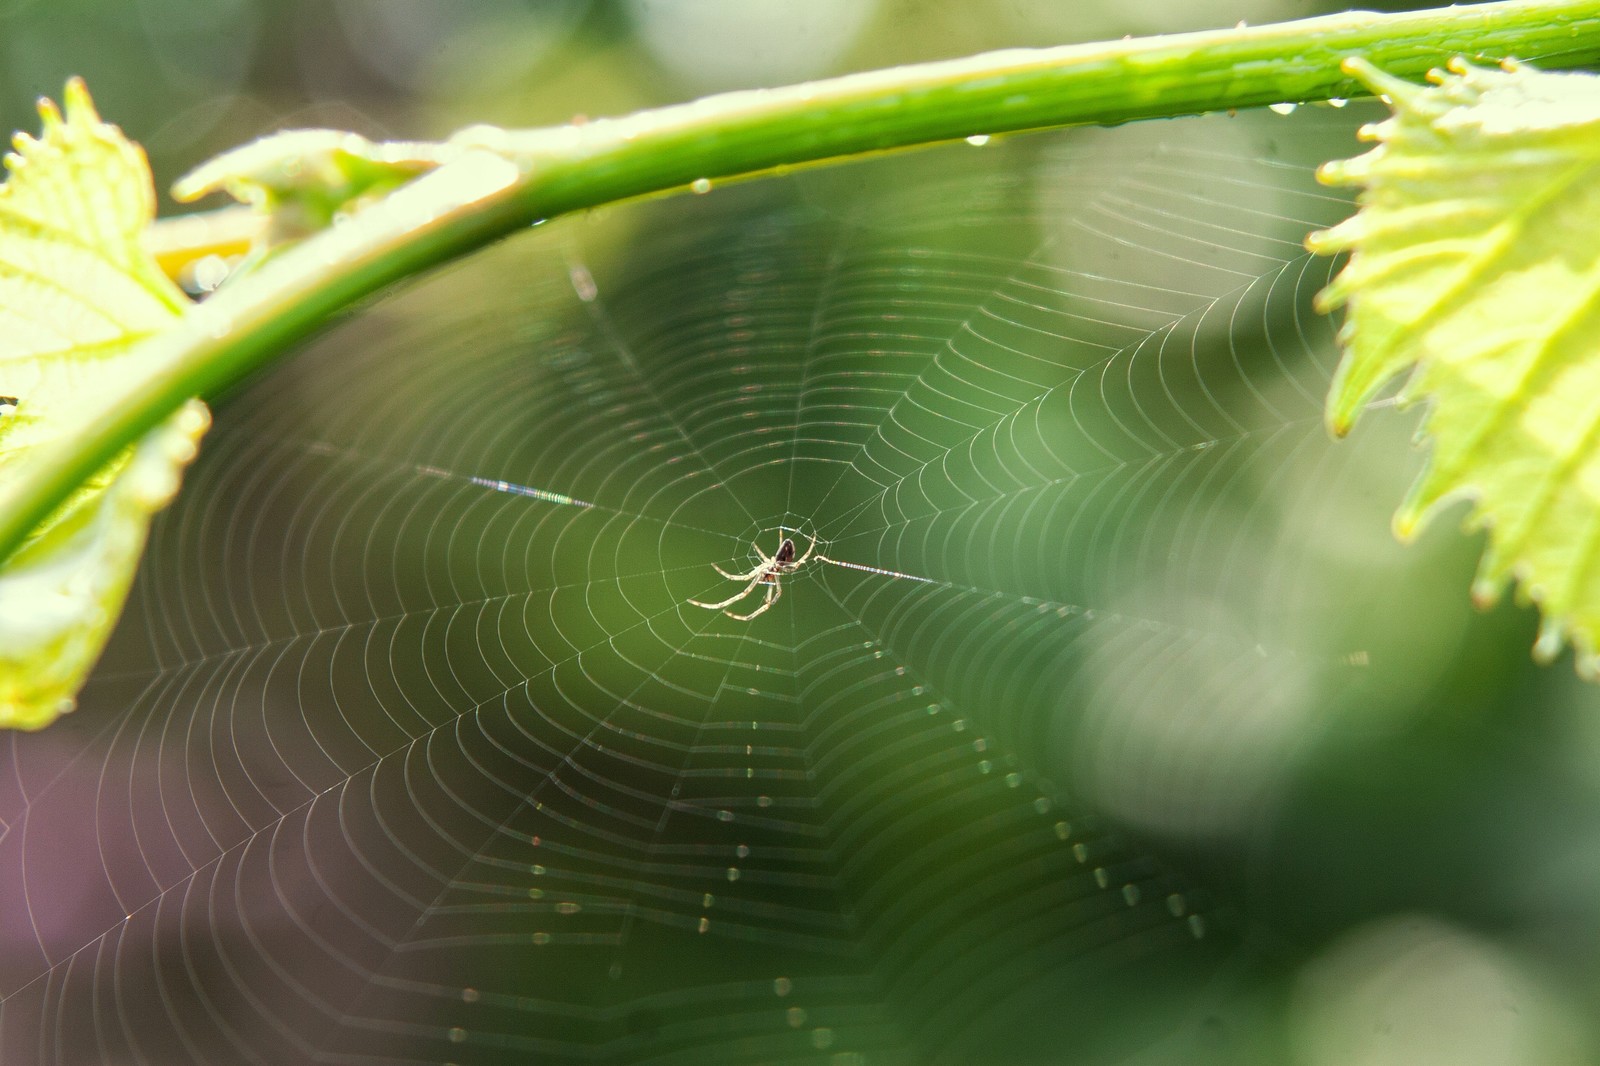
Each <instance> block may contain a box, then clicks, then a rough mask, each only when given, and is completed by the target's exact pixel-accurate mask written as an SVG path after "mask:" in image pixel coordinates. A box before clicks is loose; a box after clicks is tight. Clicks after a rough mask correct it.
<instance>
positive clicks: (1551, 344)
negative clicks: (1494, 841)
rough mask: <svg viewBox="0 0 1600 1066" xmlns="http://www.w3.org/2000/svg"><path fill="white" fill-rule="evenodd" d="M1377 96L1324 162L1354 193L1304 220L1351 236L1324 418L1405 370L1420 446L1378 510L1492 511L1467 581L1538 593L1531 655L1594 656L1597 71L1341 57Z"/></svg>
mask: <svg viewBox="0 0 1600 1066" xmlns="http://www.w3.org/2000/svg"><path fill="white" fill-rule="evenodd" d="M1346 69H1348V70H1349V71H1350V72H1351V73H1352V74H1354V75H1356V76H1357V77H1360V78H1361V79H1362V80H1363V81H1365V82H1366V83H1367V84H1368V85H1370V86H1371V87H1372V89H1373V90H1374V91H1375V92H1378V93H1381V94H1383V95H1384V96H1385V97H1386V98H1387V99H1388V100H1389V101H1390V103H1391V105H1392V107H1393V109H1394V114H1393V117H1391V118H1389V119H1388V120H1386V121H1384V122H1382V123H1380V124H1378V125H1376V126H1374V127H1372V128H1370V129H1369V130H1368V131H1367V133H1368V136H1369V137H1370V138H1371V139H1373V140H1376V141H1377V142H1378V146H1377V147H1376V148H1374V149H1373V150H1372V151H1370V152H1368V153H1367V154H1365V155H1363V156H1361V157H1359V158H1357V159H1353V160H1350V161H1348V162H1344V163H1335V164H1329V165H1328V166H1327V167H1325V168H1324V170H1323V175H1322V176H1323V178H1324V180H1326V181H1327V182H1329V183H1331V184H1337V185H1361V186H1363V187H1364V191H1363V192H1362V194H1361V205H1362V206H1361V210H1360V212H1359V213H1358V214H1357V215H1356V216H1355V217H1353V218H1351V219H1349V220H1348V221H1346V222H1345V223H1343V224H1341V225H1339V226H1337V227H1335V228H1334V229H1332V230H1329V231H1327V232H1324V233H1320V234H1315V235H1313V236H1312V238H1311V239H1310V241H1309V242H1308V243H1309V246H1310V247H1311V248H1312V249H1313V250H1314V251H1318V252H1327V253H1332V252H1339V251H1345V250H1350V251H1351V252H1352V255H1351V258H1350V262H1349V265H1348V266H1347V267H1346V268H1345V270H1344V271H1343V273H1341V274H1340V275H1339V277H1338V278H1337V279H1336V280H1335V282H1334V283H1333V284H1332V285H1331V286H1330V287H1329V288H1328V289H1327V290H1326V291H1325V292H1324V293H1323V295H1322V303H1323V305H1324V306H1325V307H1329V308H1331V307H1336V306H1339V305H1341V304H1344V305H1348V309H1349V313H1348V318H1347V320H1346V323H1345V326H1344V333H1343V339H1344V340H1345V342H1346V352H1345V356H1344V360H1343V362H1342V364H1341V366H1340V367H1339V371H1338V374H1337V375H1336V377H1335V379H1334V383H1333V388H1332V391H1331V392H1330V394H1329V397H1328V406H1327V417H1328V422H1329V425H1330V427H1331V428H1332V429H1333V431H1334V432H1335V433H1339V434H1343V433H1344V432H1346V431H1348V430H1349V428H1350V427H1351V426H1352V425H1353V423H1354V422H1355V420H1356V418H1357V417H1358V415H1359V414H1360V411H1361V409H1362V407H1363V405H1365V404H1366V403H1367V402H1368V401H1369V400H1370V399H1371V398H1372V397H1373V396H1374V394H1375V393H1377V391H1378V390H1379V389H1380V388H1382V386H1383V385H1384V384H1385V383H1386V382H1388V381H1390V380H1391V379H1392V378H1394V377H1395V376H1397V375H1399V374H1401V373H1404V372H1407V371H1410V375H1411V376H1410V378H1409V380H1408V381H1407V383H1406V385H1405V388H1404V390H1403V392H1402V397H1401V398H1402V400H1403V401H1404V402H1417V401H1422V400H1428V401H1431V404H1432V406H1431V408H1430V410H1429V413H1428V416H1427V420H1426V422H1425V424H1424V432H1425V434H1426V435H1427V437H1428V438H1429V439H1430V440H1431V442H1432V456H1431V459H1430V462H1429V464H1428V467H1427V469H1426V471H1425V472H1424V474H1423V475H1422V477H1421V478H1420V479H1419V480H1418V482H1417V484H1416V485H1415V486H1414V488H1413V490H1412V492H1411V494H1410V497H1409V499H1408V500H1407V501H1406V502H1405V504H1404V505H1403V506H1402V507H1401V509H1400V511H1399V513H1398V514H1397V515H1396V516H1395V527H1396V530H1397V532H1398V533H1399V535H1400V536H1402V537H1410V536H1412V535H1414V534H1415V533H1416V532H1417V531H1418V530H1419V529H1420V528H1421V527H1422V525H1423V523H1424V522H1425V521H1426V520H1427V518H1428V517H1429V516H1430V515H1432V514H1433V513H1435V512H1436V511H1437V510H1438V509H1439V508H1440V506H1441V505H1442V504H1444V503H1445V502H1447V501H1449V500H1453V499H1455V498H1458V497H1469V498H1470V499H1472V501H1473V510H1472V514H1471V519H1470V521H1471V523H1472V524H1473V525H1476V526H1485V527H1488V529H1489V530H1490V538H1489V545H1488V548H1487V550H1486V552H1485V554H1484V558H1483V561H1482V565H1481V568H1480V571H1479V576H1478V580H1477V582H1476V583H1475V586H1474V597H1475V598H1476V599H1478V600H1479V601H1480V602H1489V601H1492V600H1493V599H1494V598H1495V597H1496V596H1497V595H1498V594H1499V593H1500V591H1501V590H1502V589H1503V588H1504V586H1505V584H1506V583H1507V581H1508V579H1512V578H1514V579H1516V580H1517V581H1518V582H1519V584H1520V587H1521V592H1522V593H1523V594H1524V595H1525V596H1526V597H1527V598H1528V599H1531V600H1533V601H1534V602H1536V603H1538V604H1539V605H1540V607H1541V608H1542V609H1543V612H1544V627H1543V630H1542V632H1541V635H1540V637H1539V641H1538V644H1537V646H1536V649H1535V650H1536V652H1537V653H1538V654H1539V655H1540V656H1541V657H1550V656H1553V655H1554V654H1555V653H1556V652H1558V651H1559V650H1560V648H1561V646H1562V644H1563V643H1564V641H1565V640H1566V639H1567V638H1568V637H1570V638H1571V639H1572V641H1573V643H1574V644H1575V645H1576V647H1577V650H1578V662H1579V668H1580V669H1581V670H1582V671H1583V672H1584V673H1585V674H1587V675H1593V674H1594V673H1595V672H1596V670H1597V668H1600V656H1597V654H1596V649H1597V640H1596V636H1597V633H1600V565H1597V559H1596V555H1597V552H1600V450H1597V449H1596V447H1595V444H1596V442H1597V440H1600V350H1597V342H1596V337H1597V336H1600V333H1597V330H1600V245H1597V244H1596V243H1595V241H1594V240H1593V239H1592V235H1593V234H1594V233H1595V231H1596V230H1597V228H1600V183H1597V182H1596V180H1595V177H1596V168H1597V164H1600V79H1597V78H1595V77H1594V76H1591V75H1586V74H1552V73H1544V72H1540V71H1535V70H1532V69H1529V68H1528V67H1526V66H1522V65H1518V64H1510V63H1508V64H1506V65H1505V67H1504V69H1501V70H1493V69H1483V68H1479V67H1473V66H1470V65H1468V64H1466V63H1464V62H1459V61H1458V62H1456V63H1453V64H1452V65H1451V68H1450V72H1449V73H1448V74H1446V73H1442V72H1441V73H1438V74H1436V75H1435V77H1434V80H1435V81H1436V82H1437V84H1436V85H1434V86H1431V87H1426V88H1424V87H1419V86H1415V85H1412V84H1410V83H1407V82H1404V81H1400V80H1398V79H1395V78H1392V77H1389V76H1387V75H1384V74H1382V73H1380V72H1379V71H1377V70H1376V69H1375V68H1373V67H1372V66H1371V65H1369V64H1366V63H1363V62H1360V61H1357V60H1351V61H1348V62H1347V63H1346Z"/></svg>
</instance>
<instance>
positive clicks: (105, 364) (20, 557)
mask: <svg viewBox="0 0 1600 1066" xmlns="http://www.w3.org/2000/svg"><path fill="white" fill-rule="evenodd" d="M39 112H40V115H41V117H42V118H43V120H44V132H43V135H42V136H40V137H37V138H35V137H32V136H29V135H27V134H19V135H18V136H17V137H16V139H15V142H14V143H15V145H16V152H15V154H13V155H9V156H7V157H6V161H5V163H6V169H7V171H8V172H9V176H8V178H7V181H6V183H5V184H4V186H0V399H3V401H4V402H3V403H0V507H3V506H5V500H6V495H5V494H6V490H7V488H8V487H9V486H10V485H11V484H12V483H14V482H15V481H16V480H17V479H18V478H19V477H20V474H21V472H22V471H24V470H26V469H27V464H28V462H29V460H30V456H31V455H33V454H36V452H37V449H39V448H40V446H42V445H44V444H46V443H48V442H50V441H54V440H56V439H58V438H62V437H66V436H69V435H71V434H73V433H74V432H76V431H77V430H78V429H80V428H81V427H82V426H84V425H85V424H87V422H88V420H90V419H93V418H95V417H96V416H97V414H99V413H101V412H103V411H105V410H106V409H107V407H108V405H110V404H114V403H115V402H116V398H117V397H118V396H119V395H121V394H122V393H123V392H125V391H126V390H127V389H128V388H129V387H130V386H131V385H132V384H133V383H134V382H135V381H137V380H139V379H140V378H141V377H142V376H143V375H145V374H147V373H148V372H149V367H148V366H147V365H146V364H147V360H146V359H142V358H141V355H140V352H139V351H138V346H139V344H140V342H141V341H143V340H145V339H147V338H149V337H152V336H154V335H156V334H158V333H161V332H162V331H163V330H165V329H167V328H168V327H170V326H171V325H172V324H173V323H174V322H175V321H176V320H177V319H178V317H179V316H180V315H182V314H183V312H184V310H185V309H186V307H187V306H188V301H187V299H186V298H185V297H184V296H183V294H182V293H181V292H180V291H179V290H178V289H177V287H176V286H174V285H173V284H172V283H171V282H170V281H168V280H167V278H166V277H165V276H164V275H163V274H162V272H161V270H160V269H159V267H158V266H157V264H156V262H155V260H154V258H153V257H152V256H151V255H150V254H149V252H147V251H146V250H145V249H144V247H143V246H142V245H141V243H140V242H141V238H142V236H143V234H144V231H145V228H146V227H147V226H148V225H149V223H150V221H151V219H152V218H153V216H154V213H155V193H154V189H153V187H152V184H151V179H150V172H149V168H148V165H147V164H146V162H145V158H144V153H143V152H142V151H140V150H139V148H138V147H136V146H135V145H133V144H132V143H130V142H129V141H128V140H127V139H126V138H124V137H123V135H122V133H121V131H119V130H118V129H117V128H116V127H114V126H111V125H108V124H106V123H104V122H102V121H101V120H100V117H99V116H98V115H97V114H96V113H95V109H94V105H93V103H92V102H91V101H90V99H89V94H88V92H87V90H86V89H85V88H84V86H83V83H82V82H79V81H73V82H72V83H70V84H69V85H68V86H67V91H66V96H65V111H64V113H63V111H62V110H61V109H58V108H57V107H56V105H55V104H54V103H51V102H50V101H43V102H41V104H40V106H39ZM207 421H208V417H207V415H206V413H205V410H204V408H203V407H201V406H200V405H199V404H198V403H196V404H191V405H190V406H189V407H188V408H186V409H185V410H184V411H183V412H181V413H180V414H179V415H177V416H175V417H174V418H173V419H171V420H169V421H168V422H167V423H166V424H165V425H163V426H162V427H160V428H159V429H158V430H156V431H155V432H154V433H152V434H151V435H149V436H148V437H147V438H145V440H144V441H143V442H141V443H140V444H139V445H138V446H136V447H135V448H134V449H132V450H131V452H130V453H129V454H128V455H126V456H124V457H123V458H121V459H119V460H118V461H117V462H115V463H113V464H112V465H111V466H110V467H109V468H107V469H106V470H103V471H101V472H100V474H98V475H97V476H96V477H95V478H93V479H91V481H90V482H89V483H88V484H86V485H85V486H83V488H81V489H80V490H79V491H78V492H77V493H76V494H75V495H74V496H73V497H72V499H71V500H70V501H69V502H68V503H67V504H66V505H65V506H64V507H62V508H61V509H60V510H59V511H57V512H56V514H54V515H52V516H51V518H50V519H49V520H48V521H47V522H46V523H45V524H44V525H42V526H41V527H40V528H39V529H38V530H37V531H35V533H34V535H33V537H32V539H31V540H30V541H29V542H28V543H27V544H25V545H24V546H23V547H22V549H21V550H20V551H18V552H17V554H16V555H14V556H13V557H12V558H11V559H10V560H8V561H7V562H6V563H5V565H4V567H3V568H0V726H18V727H23V728H36V727H38V726H41V725H44V724H46V723H48V722H50V721H51V720H53V719H54V718H55V717H56V715H58V714H59V713H61V712H62V711H63V710H68V709H70V708H71V706H72V699H73V697H74V696H75V694H76V693H77V691H78V689H79V688H80V687H81V685H82V683H83V680H84V678H85V676H86V675H87V673H88V671H89V668H90V667H91V666H92V665H93V663H94V660H95V658H96V657H97V656H98V655H99V653H100V649H101V648H102V647H103V645H104V643H105V639H106V637H107V635H108V634H109V633H110V630H111V627H112V625H113V624H114V623H115V621H116V618H117V615H118V613H119V612H120V611H121V609H122V604H123V602H124V600H125V598H126V596H127V591H128V586H129V583H130V582H131V581H132V577H133V571H134V568H135V566H136V565H137V563H138V559H139V552H140V549H141V548H142V546H143V544H144V538H145V532H146V528H147V526H148V523H149V518H150V515H151V513H152V512H153V511H155V510H156V509H157V508H159V507H160V506H161V505H162V504H163V503H164V502H165V501H166V500H167V499H169V498H170V497H171V495H172V493H173V491H175V489H176V485H177V473H178V470H179V469H180V468H181V466H182V465H183V464H184V463H185V462H187V461H188V460H189V459H190V458H191V457H192V456H193V454H194V450H195V442H196V441H197V440H198V438H199V436H200V434H201V433H203V432H204V430H205V426H206V424H207Z"/></svg>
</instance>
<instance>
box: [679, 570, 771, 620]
mask: <svg viewBox="0 0 1600 1066" xmlns="http://www.w3.org/2000/svg"><path fill="white" fill-rule="evenodd" d="M759 584H761V575H760V574H757V575H756V576H755V577H753V578H751V579H750V584H748V585H746V586H745V587H744V588H742V589H740V590H739V591H738V592H737V593H735V594H734V595H732V596H729V597H728V598H727V599H725V600H723V601H722V602H721V603H702V602H700V601H699V600H690V601H689V602H690V603H692V604H694V605H695V606H696V607H704V608H706V609H707V610H711V611H720V610H722V609H723V608H724V607H727V606H729V605H731V604H735V603H738V602H739V601H740V600H742V599H744V598H745V597H746V596H748V595H750V590H751V589H753V588H755V587H756V586H757V585H759Z"/></svg>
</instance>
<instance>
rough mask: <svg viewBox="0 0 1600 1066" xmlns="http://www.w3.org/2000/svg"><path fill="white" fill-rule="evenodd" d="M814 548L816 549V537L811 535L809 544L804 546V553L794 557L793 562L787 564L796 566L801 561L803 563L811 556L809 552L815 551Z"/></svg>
mask: <svg viewBox="0 0 1600 1066" xmlns="http://www.w3.org/2000/svg"><path fill="white" fill-rule="evenodd" d="M816 550H817V538H816V537H812V538H811V544H810V545H809V546H808V547H807V548H806V553H805V554H804V555H802V556H800V558H798V559H796V560H795V561H794V562H792V563H790V564H789V565H790V566H793V567H796V568H798V567H799V566H800V564H801V563H803V562H805V561H806V560H807V559H809V558H811V553H812V552H814V551H816Z"/></svg>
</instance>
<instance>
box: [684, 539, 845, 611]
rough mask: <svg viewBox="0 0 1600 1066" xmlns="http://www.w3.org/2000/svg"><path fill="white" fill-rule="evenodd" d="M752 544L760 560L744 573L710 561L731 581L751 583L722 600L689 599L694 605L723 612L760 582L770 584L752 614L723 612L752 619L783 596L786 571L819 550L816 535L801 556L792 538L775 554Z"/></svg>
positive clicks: (798, 567)
mask: <svg viewBox="0 0 1600 1066" xmlns="http://www.w3.org/2000/svg"><path fill="white" fill-rule="evenodd" d="M751 547H754V548H755V549H756V554H757V555H759V556H761V561H760V562H759V563H757V564H756V565H755V566H753V567H751V568H750V569H749V570H746V571H745V572H744V573H742V574H730V573H728V571H726V570H724V569H723V568H722V567H720V566H718V565H717V564H716V563H712V564H711V566H712V568H713V569H714V570H716V572H717V573H719V574H721V575H722V576H723V577H725V578H727V579H728V580H729V581H746V582H749V583H748V584H747V585H745V587H744V588H742V589H740V590H739V591H738V592H737V593H735V594H734V595H732V596H729V597H728V598H727V599H725V600H723V601H721V602H720V603H701V602H700V601H699V600H690V601H689V602H690V603H692V604H694V605H695V606H696V607H705V608H707V609H709V610H712V611H722V609H723V608H724V607H727V606H729V605H731V604H735V603H738V602H739V601H740V600H742V599H744V598H745V597H746V596H748V595H750V593H752V592H754V591H755V587H756V586H757V585H765V586H767V598H766V599H764V600H762V601H761V606H759V607H757V608H756V609H755V610H753V611H751V612H750V613H749V614H734V613H733V612H732V611H723V612H722V613H723V614H726V615H727V616H728V617H729V618H734V619H737V620H738V621H740V622H748V621H750V619H752V618H754V617H756V616H757V615H759V614H761V613H763V612H765V611H766V609H767V608H768V607H771V606H772V605H773V604H775V603H777V602H778V597H779V596H782V595H783V586H782V585H780V584H779V583H778V579H779V578H781V577H783V575H785V574H792V573H794V572H795V571H796V570H798V569H800V568H801V567H802V566H804V565H805V563H806V560H807V559H809V558H811V553H812V552H814V551H816V550H817V538H815V537H812V538H811V544H810V546H809V547H807V548H806V553H805V554H804V555H802V556H800V558H798V559H796V558H795V557H794V556H795V546H794V540H793V539H792V538H790V537H784V538H783V543H782V544H780V545H778V551H777V554H775V555H768V554H767V553H766V552H764V551H762V550H761V548H760V547H759V546H758V545H751Z"/></svg>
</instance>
